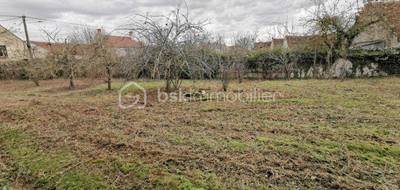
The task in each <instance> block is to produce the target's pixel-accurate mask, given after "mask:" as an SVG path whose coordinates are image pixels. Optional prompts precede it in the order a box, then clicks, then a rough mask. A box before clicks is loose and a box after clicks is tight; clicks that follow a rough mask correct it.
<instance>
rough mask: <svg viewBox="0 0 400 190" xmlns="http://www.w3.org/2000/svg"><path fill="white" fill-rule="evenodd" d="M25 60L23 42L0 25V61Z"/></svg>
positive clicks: (25, 51) (25, 53)
mask: <svg viewBox="0 0 400 190" xmlns="http://www.w3.org/2000/svg"><path fill="white" fill-rule="evenodd" d="M23 59H27V47H26V44H25V41H23V40H22V39H21V38H19V37H18V36H16V35H15V34H13V33H12V32H10V31H9V30H7V29H6V28H4V27H3V26H1V25H0V61H15V60H23Z"/></svg>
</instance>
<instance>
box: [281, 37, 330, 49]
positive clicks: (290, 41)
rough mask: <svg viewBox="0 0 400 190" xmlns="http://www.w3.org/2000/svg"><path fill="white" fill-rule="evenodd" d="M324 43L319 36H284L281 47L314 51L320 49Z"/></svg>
mask: <svg viewBox="0 0 400 190" xmlns="http://www.w3.org/2000/svg"><path fill="white" fill-rule="evenodd" d="M322 46H324V42H323V39H322V37H321V36H318V35H311V36H307V35H306V36H286V37H285V38H284V42H283V47H284V48H287V49H308V50H314V49H315V48H321V47H322Z"/></svg>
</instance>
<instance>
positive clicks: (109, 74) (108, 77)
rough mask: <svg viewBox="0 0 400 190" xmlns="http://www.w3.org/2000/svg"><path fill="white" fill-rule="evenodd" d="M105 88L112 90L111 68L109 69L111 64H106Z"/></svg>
mask: <svg viewBox="0 0 400 190" xmlns="http://www.w3.org/2000/svg"><path fill="white" fill-rule="evenodd" d="M106 69H107V90H112V86H111V83H112V70H111V65H107V67H106Z"/></svg>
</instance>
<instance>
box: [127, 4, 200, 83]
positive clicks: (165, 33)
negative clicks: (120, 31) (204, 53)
mask: <svg viewBox="0 0 400 190" xmlns="http://www.w3.org/2000/svg"><path fill="white" fill-rule="evenodd" d="M204 25H205V22H193V21H191V18H190V17H189V10H188V8H187V9H186V11H182V10H181V8H180V7H178V8H176V9H175V10H174V11H172V12H171V13H170V14H169V15H165V16H149V15H137V18H135V19H133V21H132V23H130V24H129V25H128V26H127V29H128V30H131V31H134V32H135V33H136V35H137V36H139V37H140V38H141V41H142V42H143V43H144V47H143V53H144V54H143V56H144V58H143V59H142V61H144V63H142V65H143V66H144V67H148V68H149V71H150V73H151V77H152V78H163V79H165V81H166V91H170V90H171V89H172V87H173V88H179V87H180V85H181V83H182V80H181V79H182V75H184V74H185V73H186V74H187V73H188V70H189V68H188V65H190V64H191V63H189V62H188V60H189V56H190V55H189V54H188V51H187V48H190V46H191V45H192V44H193V43H194V42H196V40H193V39H194V38H196V37H198V36H199V35H200V34H201V33H202V32H203V31H204V30H203V26H204Z"/></svg>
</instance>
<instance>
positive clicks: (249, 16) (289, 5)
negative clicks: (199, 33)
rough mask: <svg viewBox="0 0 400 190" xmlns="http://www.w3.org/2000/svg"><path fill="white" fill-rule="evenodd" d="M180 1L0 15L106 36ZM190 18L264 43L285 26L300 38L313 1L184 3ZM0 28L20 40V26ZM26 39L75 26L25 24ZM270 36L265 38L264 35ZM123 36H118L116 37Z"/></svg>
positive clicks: (60, 1) (18, 5) (18, 8)
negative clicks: (87, 28) (256, 33)
mask: <svg viewBox="0 0 400 190" xmlns="http://www.w3.org/2000/svg"><path fill="white" fill-rule="evenodd" d="M179 3H182V0H0V5H1V6H0V15H23V14H24V15H27V16H31V17H37V18H43V19H51V20H57V21H65V22H73V23H80V24H88V25H90V26H92V27H104V28H105V29H106V30H108V31H111V30H114V29H115V28H117V27H118V26H121V25H123V24H124V23H126V21H127V19H128V18H130V17H131V16H132V15H135V14H146V13H149V14H165V13H168V12H170V11H172V10H173V9H174V8H175V7H176V6H177V5H178V4H179ZM187 4H188V6H189V8H190V14H191V17H192V18H194V19H196V20H203V19H207V20H208V22H209V24H208V25H207V29H208V31H209V32H211V33H220V34H223V35H224V36H227V37H229V36H232V34H234V33H235V32H250V31H256V30H257V31H259V33H260V37H261V39H266V38H268V37H269V36H270V35H269V34H270V33H274V32H273V31H274V30H273V28H275V26H276V25H281V24H282V23H290V24H291V25H293V27H294V30H295V31H299V32H302V31H303V28H302V25H301V22H300V20H301V18H303V17H304V15H305V14H306V13H307V10H308V9H309V8H310V7H311V6H312V0H187ZM7 19H8V18H6V17H0V24H2V25H5V26H6V27H8V28H12V30H14V31H16V33H17V34H19V35H21V34H22V31H23V30H22V25H21V22H20V21H19V20H12V21H6V20H7ZM28 24H29V28H30V33H32V34H31V35H32V38H33V39H34V40H42V34H41V33H40V30H41V29H42V28H45V29H46V30H51V29H53V28H56V27H57V28H59V29H62V30H63V31H65V32H67V31H68V30H71V29H74V28H77V27H79V26H73V25H68V24H64V23H56V22H50V21H46V22H38V21H37V20H32V19H30V20H29V22H28ZM267 31H269V32H267ZM119 33H122V32H119Z"/></svg>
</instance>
